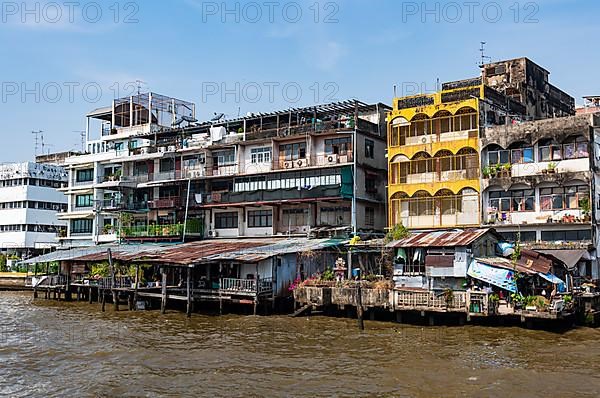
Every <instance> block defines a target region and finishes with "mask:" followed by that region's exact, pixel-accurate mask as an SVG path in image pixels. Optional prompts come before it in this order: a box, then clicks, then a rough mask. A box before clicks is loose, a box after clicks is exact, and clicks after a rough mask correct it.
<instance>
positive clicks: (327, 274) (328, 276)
mask: <svg viewBox="0 0 600 398" xmlns="http://www.w3.org/2000/svg"><path fill="white" fill-rule="evenodd" d="M334 279H335V275H334V273H333V270H332V269H331V268H327V269H326V270H325V271H323V273H322V274H321V280H323V281H332V280H334Z"/></svg>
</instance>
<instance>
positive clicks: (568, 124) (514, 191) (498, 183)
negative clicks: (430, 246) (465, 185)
mask: <svg viewBox="0 0 600 398" xmlns="http://www.w3.org/2000/svg"><path fill="white" fill-rule="evenodd" d="M599 145H600V114H580V115H576V116H569V117H561V118H554V119H545V120H538V121H531V122H524V123H520V124H512V125H503V126H494V127H488V128H486V129H485V130H484V136H483V137H482V139H481V146H482V163H483V165H482V166H483V169H482V170H483V172H482V175H483V178H482V182H481V186H482V209H483V223H484V224H486V225H492V226H494V228H496V230H498V232H500V233H501V234H502V235H503V236H504V237H505V238H506V239H508V240H512V241H516V240H520V241H521V242H524V243H527V244H528V245H530V246H536V247H538V248H545V249H571V250H581V252H580V255H579V258H577V259H573V260H572V261H575V264H569V265H571V266H575V265H576V263H580V264H579V266H580V273H581V274H582V275H585V276H588V277H592V278H593V279H597V278H598V277H599V274H598V266H597V260H596V249H595V248H596V247H597V246H598V233H597V221H598V214H597V210H598V209H599V208H600V207H599V206H600V198H599V197H598V193H597V192H596V191H597V188H596V187H597V186H598V183H599V182H600V176H599V174H598V171H597V170H598V167H599V166H600V163H599V160H598V159H599V157H600V151H599Z"/></svg>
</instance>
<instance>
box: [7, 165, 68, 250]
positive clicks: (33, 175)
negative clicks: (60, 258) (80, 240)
mask: <svg viewBox="0 0 600 398" xmlns="http://www.w3.org/2000/svg"><path fill="white" fill-rule="evenodd" d="M66 185H67V173H66V171H65V170H64V169H63V168H62V167H59V166H54V165H49V164H37V163H33V162H24V163H14V164H4V165H0V251H1V252H3V253H5V254H14V255H16V256H17V257H19V258H28V257H31V256H34V255H36V254H40V253H42V252H44V251H47V250H51V249H53V248H55V247H56V246H57V245H58V237H59V235H61V234H63V235H64V234H65V233H66V229H65V228H66V222H65V221H59V220H58V214H59V213H60V212H64V211H66V210H67V197H66V196H65V195H64V194H63V193H62V192H59V191H58V189H59V188H62V187H65V186H66Z"/></svg>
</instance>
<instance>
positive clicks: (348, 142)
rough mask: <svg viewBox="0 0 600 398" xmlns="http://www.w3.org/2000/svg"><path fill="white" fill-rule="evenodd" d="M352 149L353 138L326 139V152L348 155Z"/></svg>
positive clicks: (328, 153)
mask: <svg viewBox="0 0 600 398" xmlns="http://www.w3.org/2000/svg"><path fill="white" fill-rule="evenodd" d="M351 151H352V138H351V137H342V138H333V139H329V140H325V154H327V155H347V154H349V153H350V152H351Z"/></svg>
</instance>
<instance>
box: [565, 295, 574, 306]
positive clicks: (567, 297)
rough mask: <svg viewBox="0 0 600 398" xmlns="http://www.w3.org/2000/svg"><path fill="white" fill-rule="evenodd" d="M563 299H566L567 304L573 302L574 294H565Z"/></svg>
mask: <svg viewBox="0 0 600 398" xmlns="http://www.w3.org/2000/svg"><path fill="white" fill-rule="evenodd" d="M563 300H564V302H565V304H567V305H568V304H571V303H572V302H573V296H572V295H570V294H565V295H564V296H563Z"/></svg>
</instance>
